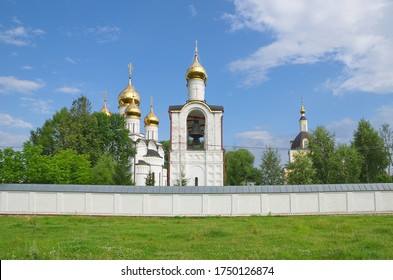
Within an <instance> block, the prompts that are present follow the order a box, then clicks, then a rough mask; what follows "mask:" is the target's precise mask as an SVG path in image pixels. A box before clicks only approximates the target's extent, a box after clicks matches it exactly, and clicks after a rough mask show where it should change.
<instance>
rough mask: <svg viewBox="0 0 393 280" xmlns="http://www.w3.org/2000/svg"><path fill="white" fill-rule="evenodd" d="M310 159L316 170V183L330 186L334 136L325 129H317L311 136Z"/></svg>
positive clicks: (320, 127)
mask: <svg viewBox="0 0 393 280" xmlns="http://www.w3.org/2000/svg"><path fill="white" fill-rule="evenodd" d="M308 148H309V150H310V158H311V161H312V164H313V168H314V170H315V183H318V184H328V183H329V178H330V174H329V172H330V158H331V157H332V155H333V153H334V149H335V139H334V135H333V134H331V133H330V132H329V131H328V130H327V129H326V128H325V127H322V126H319V127H317V128H316V129H315V130H314V131H313V132H312V133H311V134H310V135H309V145H308Z"/></svg>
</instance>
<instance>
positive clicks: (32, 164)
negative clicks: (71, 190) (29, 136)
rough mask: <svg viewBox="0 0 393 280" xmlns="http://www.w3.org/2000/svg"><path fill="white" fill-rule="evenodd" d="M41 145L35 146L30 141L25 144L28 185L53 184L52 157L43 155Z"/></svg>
mask: <svg viewBox="0 0 393 280" xmlns="http://www.w3.org/2000/svg"><path fill="white" fill-rule="evenodd" d="M42 152H43V148H42V146H41V145H33V144H32V143H31V142H30V141H26V142H25V143H24V144H23V158H24V164H25V170H26V181H25V182H26V183H32V184H49V183H53V182H52V180H53V179H52V178H51V176H50V174H51V168H52V157H51V156H46V155H43V154H42Z"/></svg>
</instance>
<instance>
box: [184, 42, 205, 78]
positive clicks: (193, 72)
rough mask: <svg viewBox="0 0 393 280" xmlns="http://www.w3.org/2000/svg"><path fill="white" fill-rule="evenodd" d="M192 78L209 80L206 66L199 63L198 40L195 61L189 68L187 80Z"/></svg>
mask: <svg viewBox="0 0 393 280" xmlns="http://www.w3.org/2000/svg"><path fill="white" fill-rule="evenodd" d="M190 79H201V80H203V81H204V82H205V84H206V80H207V73H206V70H205V68H203V66H202V65H201V64H200V63H199V60H198V42H197V43H196V46H195V55H194V62H193V63H192V64H191V66H190V67H188V69H187V73H186V80H187V81H188V80H190Z"/></svg>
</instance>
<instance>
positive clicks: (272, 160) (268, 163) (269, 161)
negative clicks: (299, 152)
mask: <svg viewBox="0 0 393 280" xmlns="http://www.w3.org/2000/svg"><path fill="white" fill-rule="evenodd" d="M260 168H261V174H262V182H261V183H262V185H282V184H284V171H283V168H282V167H281V158H280V155H279V154H278V152H277V150H274V149H273V148H271V147H267V149H266V150H265V151H264V152H263V154H262V157H261V164H260Z"/></svg>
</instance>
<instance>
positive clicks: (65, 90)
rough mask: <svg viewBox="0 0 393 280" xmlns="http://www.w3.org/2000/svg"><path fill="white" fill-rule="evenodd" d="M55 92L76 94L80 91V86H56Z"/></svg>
mask: <svg viewBox="0 0 393 280" xmlns="http://www.w3.org/2000/svg"><path fill="white" fill-rule="evenodd" d="M56 92H60V93H67V94H78V93H81V92H82V90H81V89H80V88H77V87H73V86H63V87H60V88H57V89H56Z"/></svg>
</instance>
